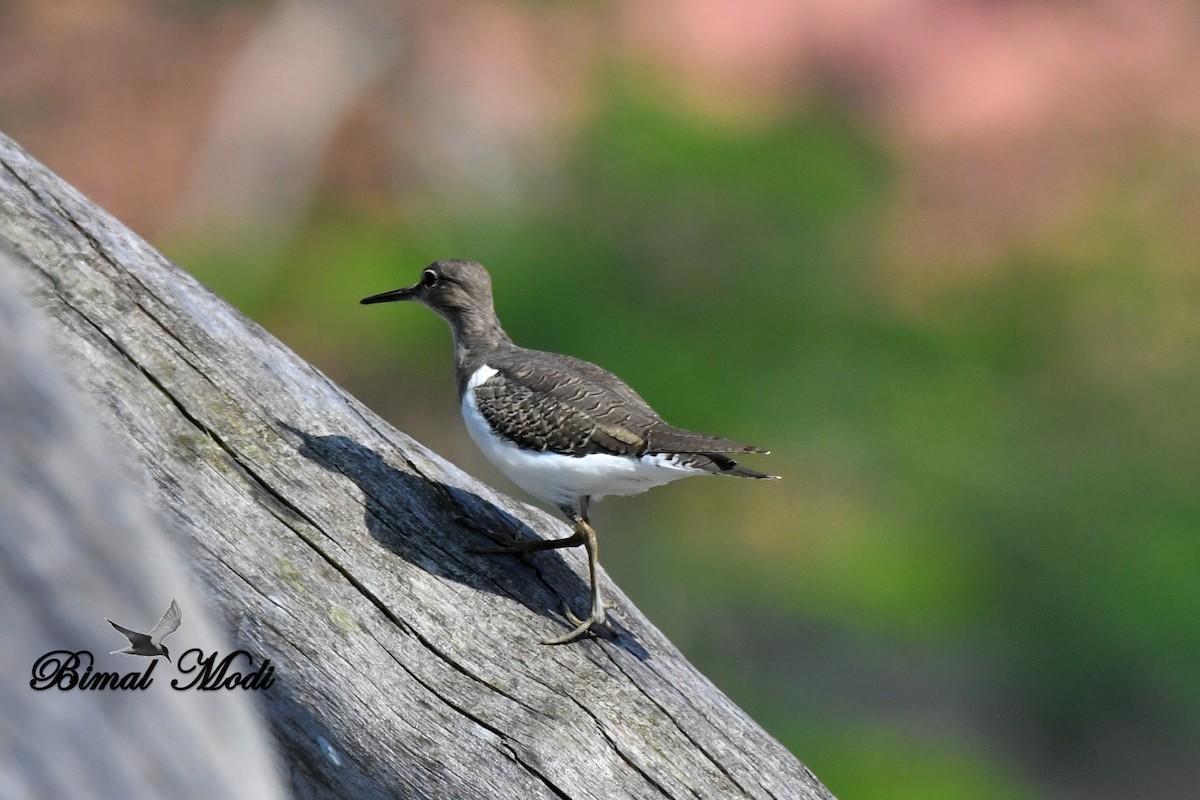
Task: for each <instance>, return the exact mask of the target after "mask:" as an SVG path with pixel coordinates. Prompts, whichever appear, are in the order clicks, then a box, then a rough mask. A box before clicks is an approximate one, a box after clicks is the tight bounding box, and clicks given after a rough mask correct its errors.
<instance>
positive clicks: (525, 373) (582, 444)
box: [360, 259, 778, 645]
mask: <svg viewBox="0 0 1200 800" xmlns="http://www.w3.org/2000/svg"><path fill="white" fill-rule="evenodd" d="M395 301H416V302H419V303H421V304H422V305H425V306H427V307H428V308H430V309H431V310H433V311H435V312H436V313H437V314H439V315H440V316H441V317H443V318H444V319H445V320H446V322H447V323H449V325H450V330H451V332H452V333H453V335H454V368H455V374H456V379H457V386H458V394H459V399H460V410H461V412H462V416H463V421H464V422H465V423H466V428H467V432H468V434H469V435H470V437H471V439H472V440H473V441H474V442H475V444H476V445H477V446H478V447H479V449H480V450H481V451H482V452H483V455H484V456H485V457H486V458H487V459H488V460H489V461H490V462H491V463H492V464H493V465H495V466H496V467H497V468H498V469H499V470H500V472H501V473H503V474H504V475H505V476H506V477H507V478H508V479H509V480H511V481H512V482H513V483H515V484H516V485H517V486H519V487H520V488H521V489H523V490H524V491H526V492H528V493H529V494H531V495H533V496H534V497H536V498H537V499H539V500H542V501H544V502H546V503H549V504H551V505H553V506H555V507H557V508H558V509H559V510H560V511H561V512H562V513H563V515H564V516H565V517H566V518H567V520H568V521H569V522H570V524H571V528H572V534H571V535H570V536H567V537H564V538H560V539H550V540H542V539H539V540H534V541H524V542H511V543H509V544H506V545H505V546H498V547H481V548H474V551H475V552H477V553H503V554H524V553H531V552H534V551H537V550H548V549H554V548H562V547H575V546H579V545H583V547H584V549H585V550H586V552H587V558H588V575H589V579H590V584H591V610H590V613H589V614H588V616H587V617H585V618H582V619H581V618H579V617H576V616H575V615H574V614H573V613H572V612H571V610H570V609H569V608H566V609H565V610H564V613H565V616H566V617H567V619H568V620H569V621H570V623H571V624H572V625H574V626H575V627H574V628H573V629H572V630H571V631H570V632H569V633H566V634H565V635H563V636H559V637H556V638H550V639H547V640H545V641H544V642H543V644H547V645H559V644H567V643H569V642H573V641H576V640H578V639H581V638H583V637H584V636H586V635H588V634H589V633H590V634H592V635H595V634H596V632H597V630H600V629H604V630H606V631H607V632H608V633H609V634H612V633H613V630H612V627H611V625H610V623H609V622H608V617H607V613H606V609H608V608H612V606H611V605H609V604H607V603H605V602H604V599H603V598H602V596H601V593H600V585H599V582H598V581H597V576H596V570H597V567H598V565H599V551H598V546H597V540H596V532H595V529H594V528H593V527H592V525H591V523H590V522H589V519H588V516H589V509H590V505H591V502H592V501H593V500H597V501H598V500H600V498H602V497H605V496H608V495H617V496H621V495H633V494H639V493H641V492H644V491H646V490H647V489H650V488H653V487H655V486H661V485H663V484H666V483H670V482H671V481H675V480H678V479H680V478H685V477H689V476H692V475H726V476H736V477H740V478H756V479H771V478H777V477H778V476H776V475H767V474H764V473H762V472H756V471H754V470H752V469H748V468H746V467H744V466H742V465H740V464H738V463H737V462H736V461H735V460H734V459H733V458H732V456H733V455H739V456H740V455H742V454H748V453H756V454H766V453H768V452H769V451H767V450H763V449H761V448H758V447H754V446H752V445H746V444H741V443H739V442H735V441H731V440H729V439H724V438H721V437H718V436H707V435H704V434H700V433H693V432H692V431H688V430H684V429H682V428H676V427H673V426H671V425H668V424H667V423H666V422H664V421H663V419H662V418H661V417H660V416H659V415H658V414H657V413H656V412H655V411H654V409H652V408H651V407H650V405H649V404H648V403H647V402H646V401H645V400H643V399H642V398H641V396H640V395H638V394H637V392H635V391H634V390H633V389H632V388H630V387H629V386H628V385H627V384H626V383H625V382H624V381H622V380H621V379H620V378H618V377H617V376H616V375H613V374H612V373H611V372H608V371H607V370H605V369H603V368H601V367H598V366H596V365H595V364H592V363H590V362H588V361H584V360H582V359H578V358H574V357H572V356H568V355H561V354H558V353H549V352H543V351H540V350H531V349H528V348H524V347H520V346H518V345H517V344H515V343H513V341H512V339H510V338H509V336H508V334H507V333H505V332H504V329H503V328H502V327H501V325H500V320H499V318H498V317H497V316H496V311H495V308H494V306H493V299H492V280H491V277H490V276H489V275H488V272H487V270H486V269H485V268H484V267H483V266H482V265H481V264H478V263H476V262H474V261H468V260H465V259H448V260H443V261H435V262H434V263H432V264H430V265H429V266H428V267H426V268H425V269H424V270H423V271H422V272H421V278H420V280H419V281H418V282H417V283H416V284H414V285H412V286H408V287H405V288H401V289H393V290H391V291H387V292H382V293H380V294H374V295H371V296H370V297H365V298H363V299H362V300H361V301H360V302H361V303H362V304H364V305H370V304H374V303H388V302H395Z"/></svg>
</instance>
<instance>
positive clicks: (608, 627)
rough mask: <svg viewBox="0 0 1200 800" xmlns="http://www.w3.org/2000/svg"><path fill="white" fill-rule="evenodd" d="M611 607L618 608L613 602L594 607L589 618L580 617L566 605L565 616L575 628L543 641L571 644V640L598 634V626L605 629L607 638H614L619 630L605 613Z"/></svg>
mask: <svg viewBox="0 0 1200 800" xmlns="http://www.w3.org/2000/svg"><path fill="white" fill-rule="evenodd" d="M609 608H616V605H614V604H613V603H604V604H603V605H602V606H600V607H599V608H594V609H592V614H591V616H589V617H588V618H587V619H580V618H579V617H577V616H575V614H574V613H573V612H572V611H571V609H569V608H567V607H566V606H565V605H564V606H563V616H565V617H566V618H567V621H568V622H570V623H571V624H572V625H574V626H575V629H574V630H572V631H571V632H570V633H566V634H563V635H562V636H556V637H554V638H553V639H546V640H545V641H544V642H542V644H570V643H571V642H575V641H578V640H580V639H582V638H583V637H584V636H587V635H588V634H592V635H593V636H595V635H596V634H597V631H596V628H597V627H599V628H601V629H603V630H604V631H605V634H604V636H605V638H609V639H611V638H614V637H615V636H616V635H617V632H616V630H615V629H614V628H613V626H612V623H611V622H609V621H608V615H607V614H606V613H605V610H606V609H609Z"/></svg>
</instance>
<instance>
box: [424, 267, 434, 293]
mask: <svg viewBox="0 0 1200 800" xmlns="http://www.w3.org/2000/svg"><path fill="white" fill-rule="evenodd" d="M437 283H438V274H437V273H436V272H434V271H433V270H431V269H427V270H425V271H424V272H422V273H421V285H422V286H424V287H425V288H426V289H432V288H433V287H435V286H437Z"/></svg>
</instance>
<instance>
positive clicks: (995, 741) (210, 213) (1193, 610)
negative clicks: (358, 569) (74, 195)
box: [0, 0, 1200, 800]
mask: <svg viewBox="0 0 1200 800" xmlns="http://www.w3.org/2000/svg"><path fill="white" fill-rule="evenodd" d="M802 5H803V8H800V6H802ZM67 52H70V53H73V54H74V60H73V61H72V62H71V64H72V65H73V66H71V67H70V68H69V69H68V68H67V67H66V66H65V65H64V64H62V63H61V62H60V61H59V60H57V59H59V58H60V57H61V56H62V54H64V53H67ZM1197 56H1200V18H1198V16H1197V12H1196V11H1195V10H1194V9H1193V8H1192V7H1191V6H1190V5H1188V4H1186V3H1182V2H1181V3H1176V4H1172V3H1165V2H1164V3H1156V4H1143V5H1137V6H1132V5H1129V4H1127V3H1117V2H1112V3H1106V2H1100V3H1095V4H1088V7H1087V8H1082V7H1079V6H1078V5H1077V4H1068V3H1055V2H1051V3H1039V4H1029V3H1018V2H1008V3H978V4H973V3H967V4H963V3H950V2H933V1H932V0H901V1H900V2H897V3H893V4H890V5H886V6H882V5H871V4H858V5H855V4H849V5H846V4H839V3H834V2H832V0H829V1H828V2H824V1H822V2H814V3H812V4H811V5H805V4H796V3H793V2H787V0H755V2H753V3H738V2H735V0H725V1H722V0H707V1H702V0H675V1H674V2H655V3H635V2H612V3H608V4H594V5H590V4H571V3H553V2H499V0H496V1H495V2H459V1H456V2H450V3H435V2H432V1H431V0H430V1H428V2H410V3H399V4H398V3H384V2H367V1H366V0H362V1H361V2H354V3H349V4H347V6H346V7H345V8H341V9H339V10H336V11H330V9H329V8H328V7H324V6H322V4H319V3H302V2H253V3H248V2H242V3H239V2H228V1H227V2H199V1H198V0H193V1H192V2H182V0H180V1H178V2H131V3H116V2H87V3H85V2H64V3H61V4H36V3H32V2H9V3H0V129H3V130H4V131H5V132H6V133H8V134H9V135H12V136H14V137H15V138H16V139H17V140H18V141H19V142H21V144H23V145H24V146H25V147H27V148H29V149H30V150H31V151H32V152H33V153H34V154H35V155H37V156H39V157H40V158H42V159H43V160H44V161H46V163H47V164H48V165H49V166H50V167H51V168H53V169H55V170H57V171H59V172H60V173H61V174H63V175H64V176H65V177H66V178H67V179H68V180H71V181H72V182H74V183H75V184H76V185H78V186H79V187H80V188H81V189H82V190H83V191H85V192H86V193H88V194H89V195H90V196H92V197H93V199H95V200H97V201H98V202H100V203H101V204H102V205H104V206H106V207H107V208H108V209H109V210H111V211H113V212H114V213H115V214H116V215H117V216H119V217H121V218H122V219H123V220H125V221H126V222H129V223H131V224H133V225H134V226H135V227H136V228H137V229H138V230H139V231H141V232H142V233H143V234H144V235H147V236H148V237H149V238H150V239H151V240H152V241H153V242H155V243H156V244H157V245H158V246H160V247H161V248H163V249H164V250H165V252H167V254H168V255H170V256H171V257H172V258H174V259H175V260H177V261H178V262H179V263H181V264H182V265H183V266H184V267H185V268H186V269H188V270H189V271H191V272H193V273H194V274H196V275H197V276H199V277H200V278H201V279H202V280H204V281H205V282H206V283H208V284H209V285H210V286H212V287H213V288H214V289H215V290H217V291H218V292H219V293H221V294H222V295H223V296H225V297H226V298H228V299H229V300H231V301H232V302H233V303H235V304H236V305H238V306H239V307H241V308H242V309H244V310H245V311H246V312H247V313H248V314H249V315H250V316H252V317H254V318H255V319H256V320H258V321H259V322H261V323H262V324H263V325H264V326H265V327H266V328H267V329H268V330H270V331H272V332H273V333H274V334H275V335H277V336H278V337H279V338H281V339H282V340H283V341H284V342H286V343H287V344H288V345H290V346H291V347H293V348H294V349H296V350H297V351H298V352H300V353H301V354H302V355H304V356H305V357H306V358H308V359H309V360H311V361H313V362H314V363H315V364H316V365H317V366H319V367H320V368H321V369H322V370H324V371H325V372H326V373H328V374H330V375H331V376H332V377H333V378H334V379H335V380H337V381H338V382H339V383H341V384H342V385H344V386H346V387H347V388H349V389H350V390H351V391H352V392H353V393H354V394H356V395H357V396H359V397H360V398H362V399H363V400H364V401H366V402H367V403H368V404H369V405H371V406H372V407H373V408H375V409H376V410H378V411H379V412H381V413H382V414H384V415H385V416H386V417H387V418H389V419H390V420H392V421H393V422H394V423H395V424H396V425H397V426H398V427H400V428H402V429H403V430H405V431H406V432H408V433H409V434H411V435H413V436H414V437H416V438H417V439H419V440H421V441H423V442H425V443H427V444H429V445H430V446H432V447H433V448H434V449H436V450H438V451H439V452H440V453H442V454H443V455H444V456H446V457H447V458H449V459H450V460H452V461H454V462H456V463H458V464H460V465H462V466H463V467H465V468H466V469H468V470H469V471H471V472H472V473H474V474H476V475H478V476H480V477H482V478H484V479H485V480H487V481H489V482H491V483H494V484H495V485H497V486H498V487H501V488H502V489H504V490H506V491H511V492H513V493H514V494H516V495H517V496H521V495H520V492H519V491H518V490H516V489H515V488H514V487H512V486H511V485H510V484H508V483H507V482H505V481H504V479H503V478H501V477H499V476H498V474H497V473H495V472H494V471H492V470H491V468H490V467H488V466H487V465H486V464H485V463H484V462H483V461H482V459H481V457H480V456H479V455H478V454H477V453H476V452H475V450H474V448H473V447H472V445H471V444H470V442H469V440H468V439H467V437H466V434H465V432H464V431H463V430H462V426H461V421H460V420H459V419H458V416H457V403H456V400H455V397H454V387H453V378H452V371H451V352H452V345H451V341H450V336H449V334H448V331H447V329H446V328H445V325H444V323H443V322H442V321H441V320H439V319H437V318H436V317H435V316H434V315H433V314H431V313H429V312H427V311H424V310H421V309H417V308H408V307H386V308H383V309H379V308H370V309H364V308H361V307H360V306H358V305H357V300H358V298H360V297H362V296H365V295H367V294H371V293H375V292H378V291H383V290H386V289H390V288H395V287H397V286H401V285H407V284H410V283H412V282H414V281H415V280H416V278H417V277H418V275H419V272H420V269H421V268H422V267H423V266H424V265H425V264H426V263H428V262H430V261H433V260H435V259H438V258H445V257H469V258H473V259H476V260H479V261H482V262H483V263H485V264H486V265H488V266H489V268H490V269H491V271H492V274H493V278H494V281H495V284H496V296H497V306H498V310H499V312H500V315H501V318H502V319H503V320H504V322H505V324H506V327H507V329H508V331H509V333H510V334H511V335H512V336H513V338H514V339H515V340H516V341H517V342H519V343H521V344H524V345H526V346H530V347H536V348H539V349H547V350H557V351H562V352H567V353H571V354H574V355H577V356H580V357H583V358H586V359H588V360H591V361H594V362H597V363H599V364H601V365H603V366H605V367H607V368H609V369H611V370H613V371H614V372H616V373H618V374H620V375H621V376H622V377H623V378H625V379H626V380H627V381H628V382H629V383H630V384H631V385H633V386H634V387H635V388H636V389H637V390H638V391H639V392H640V393H641V394H642V395H643V396H644V397H646V398H647V399H648V400H649V401H650V402H651V403H652V404H653V405H654V406H655V407H656V408H657V409H658V410H659V411H660V412H661V413H662V414H663V416H664V417H666V418H667V419H668V420H669V421H671V422H673V423H675V424H677V425H681V426H684V427H689V428H694V429H697V430H702V431H707V432H712V433H716V434H721V435H726V436H730V437H733V438H737V439H742V440H746V441H751V442H754V443H756V444H759V445H762V446H766V447H769V448H770V449H772V451H773V455H771V456H769V457H766V458H763V459H759V460H754V461H753V462H752V463H750V465H751V466H752V467H755V468H761V469H766V470H769V471H772V472H778V473H780V474H782V475H783V476H784V478H785V480H783V481H781V482H778V483H771V484H767V483H763V484H750V483H744V482H737V481H712V482H702V481H696V482H684V483H682V484H677V485H675V486H672V487H670V488H666V489H660V490H657V491H655V492H652V493H649V494H647V495H643V496H639V497H636V498H629V499H620V500H612V501H608V502H605V503H603V504H601V505H600V506H598V507H597V508H596V509H595V511H594V521H595V522H596V525H597V528H598V530H599V531H600V533H601V536H602V538H603V540H604V548H603V549H604V558H603V563H604V565H605V567H606V568H607V570H608V571H609V573H610V574H611V575H612V576H613V577H614V578H615V580H616V581H617V582H618V583H619V584H620V585H621V586H622V588H623V589H624V590H625V591H626V592H627V593H628V594H629V596H630V597H631V598H632V599H633V600H634V601H635V602H636V603H637V604H638V605H639V606H640V607H641V608H642V610H643V611H644V612H645V613H646V614H647V615H648V616H649V617H650V618H651V619H652V620H654V621H655V623H656V624H657V625H658V626H660V627H661V628H662V629H663V630H664V631H665V632H666V633H667V635H668V636H670V637H671V638H672V639H673V640H674V641H675V642H676V643H677V644H678V645H679V646H680V647H681V648H682V649H683V650H684V651H685V652H686V653H687V654H688V656H689V657H690V658H691V659H692V660H693V661H694V662H695V663H696V664H697V665H698V666H699V667H700V668H701V669H702V670H703V671H704V672H705V673H706V674H708V675H709V676H710V677H711V678H712V679H713V680H714V681H715V682H716V684H717V685H718V686H720V687H721V688H722V689H723V690H725V691H726V692H727V693H728V694H730V695H731V696H732V697H733V698H734V700H735V701H737V702H738V703H739V704H740V705H742V707H743V708H745V709H746V710H747V711H748V713H749V714H750V715H751V716H753V717H754V718H755V719H757V720H758V721H759V722H760V723H761V724H763V725H764V726H765V727H766V728H767V729H768V730H770V731H771V732H772V733H773V734H774V735H775V736H776V737H778V738H779V739H780V740H781V741H782V742H784V744H786V745H787V746H788V747H789V748H791V749H792V750H793V751H794V752H795V753H796V754H797V755H798V756H799V757H800V758H801V759H802V760H803V761H805V763H807V764H808V765H809V766H810V767H811V768H812V769H813V770H814V771H815V772H816V774H817V775H818V776H819V777H820V778H821V779H822V780H823V781H825V782H826V784H827V785H828V786H829V787H830V788H831V789H832V790H833V791H834V792H835V793H836V794H838V795H839V796H841V797H843V798H891V799H894V798H914V799H915V800H937V799H939V798H946V799H947V800H951V799H953V800H960V799H961V798H980V799H984V798H987V799H989V800H990V799H992V798H1024V797H1044V798H1074V797H1088V798H1109V797H1111V798H1117V797H1122V798H1123V797H1128V796H1139V797H1156V798H1176V797H1178V798H1184V797H1188V798H1190V797H1193V796H1195V786H1196V785H1197V779H1198V778H1200V774H1198V773H1200V746H1198V745H1200V580H1198V579H1200V542H1197V534H1198V533H1200V490H1198V489H1197V477H1198V476H1200V424H1198V423H1200V419H1198V414H1197V411H1198V404H1197V400H1196V398H1197V393H1198V391H1200V364H1198V354H1200V313H1198V312H1197V309H1198V308H1200V272H1198V270H1197V266H1198V256H1200V246H1198V245H1197V230H1198V228H1200V225H1198V224H1200V147H1197V145H1200V136H1198V133H1200V118H1198V117H1197V115H1196V113H1195V109H1196V108H1198V107H1200V98H1198V97H1196V95H1197V92H1198V90H1197V88H1196V87H1197V86H1200V75H1197V74H1196V73H1197V72H1200V68H1198V66H1197V65H1200V58H1197ZM80 59H83V60H85V63H87V64H88V66H89V67H90V68H89V69H86V70H83V69H80V63H81V61H80Z"/></svg>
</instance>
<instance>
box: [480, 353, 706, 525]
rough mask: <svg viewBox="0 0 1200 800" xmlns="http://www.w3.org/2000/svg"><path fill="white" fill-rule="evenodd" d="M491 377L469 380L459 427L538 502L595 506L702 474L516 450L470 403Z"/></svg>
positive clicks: (644, 460) (672, 464)
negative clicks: (586, 500)
mask: <svg viewBox="0 0 1200 800" xmlns="http://www.w3.org/2000/svg"><path fill="white" fill-rule="evenodd" d="M495 374H496V370H495V369H493V368H491V367H489V366H487V365H486V364H485V365H483V366H481V367H480V368H479V369H477V370H475V372H474V373H473V374H472V375H471V377H470V379H469V380H468V381H467V388H466V390H465V391H464V392H463V396H462V415H463V421H464V422H466V425H467V432H468V433H469V434H470V435H471V438H472V439H473V440H474V441H475V444H476V445H477V446H478V447H479V449H480V450H481V451H482V452H483V455H484V456H485V457H486V458H487V460H488V461H490V462H492V463H493V464H494V465H495V466H496V468H497V469H499V470H500V471H501V472H503V473H504V475H505V477H507V478H508V479H509V480H510V481H512V482H513V483H515V484H516V485H517V486H520V487H521V488H522V489H524V490H525V491H527V492H529V493H530V494H531V495H533V496H534V497H537V498H538V499H540V500H545V501H546V502H548V503H553V504H555V505H557V506H562V505H567V504H571V503H573V502H574V501H575V500H576V499H577V498H579V497H584V496H588V497H591V498H592V499H593V500H599V499H600V498H601V497H604V496H606V495H630V494H640V493H641V492H644V491H646V490H647V489H652V488H654V487H655V486H662V485H663V484H665V483H670V482H671V481H675V480H679V479H680V478H686V477H687V476H689V475H703V474H707V473H705V472H704V471H703V470H700V469H696V468H694V467H687V466H683V465H681V464H679V463H678V461H677V459H675V458H674V457H673V456H670V455H661V454H655V455H647V456H642V457H641V458H631V457H626V456H615V455H608V454H605V453H592V454H589V455H586V456H568V455H563V454H561V453H551V452H544V451H537V450H522V449H521V448H519V447H517V445H516V444H514V443H513V442H510V441H508V440H506V439H502V438H501V437H500V436H498V435H497V434H496V433H495V431H493V430H492V428H491V426H489V425H488V422H487V420H486V419H484V417H483V414H481V413H480V411H479V406H478V405H477V404H476V402H475V387H477V386H481V385H482V384H484V383H486V382H487V380H488V379H489V378H491V377H492V376H494V375H495Z"/></svg>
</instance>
